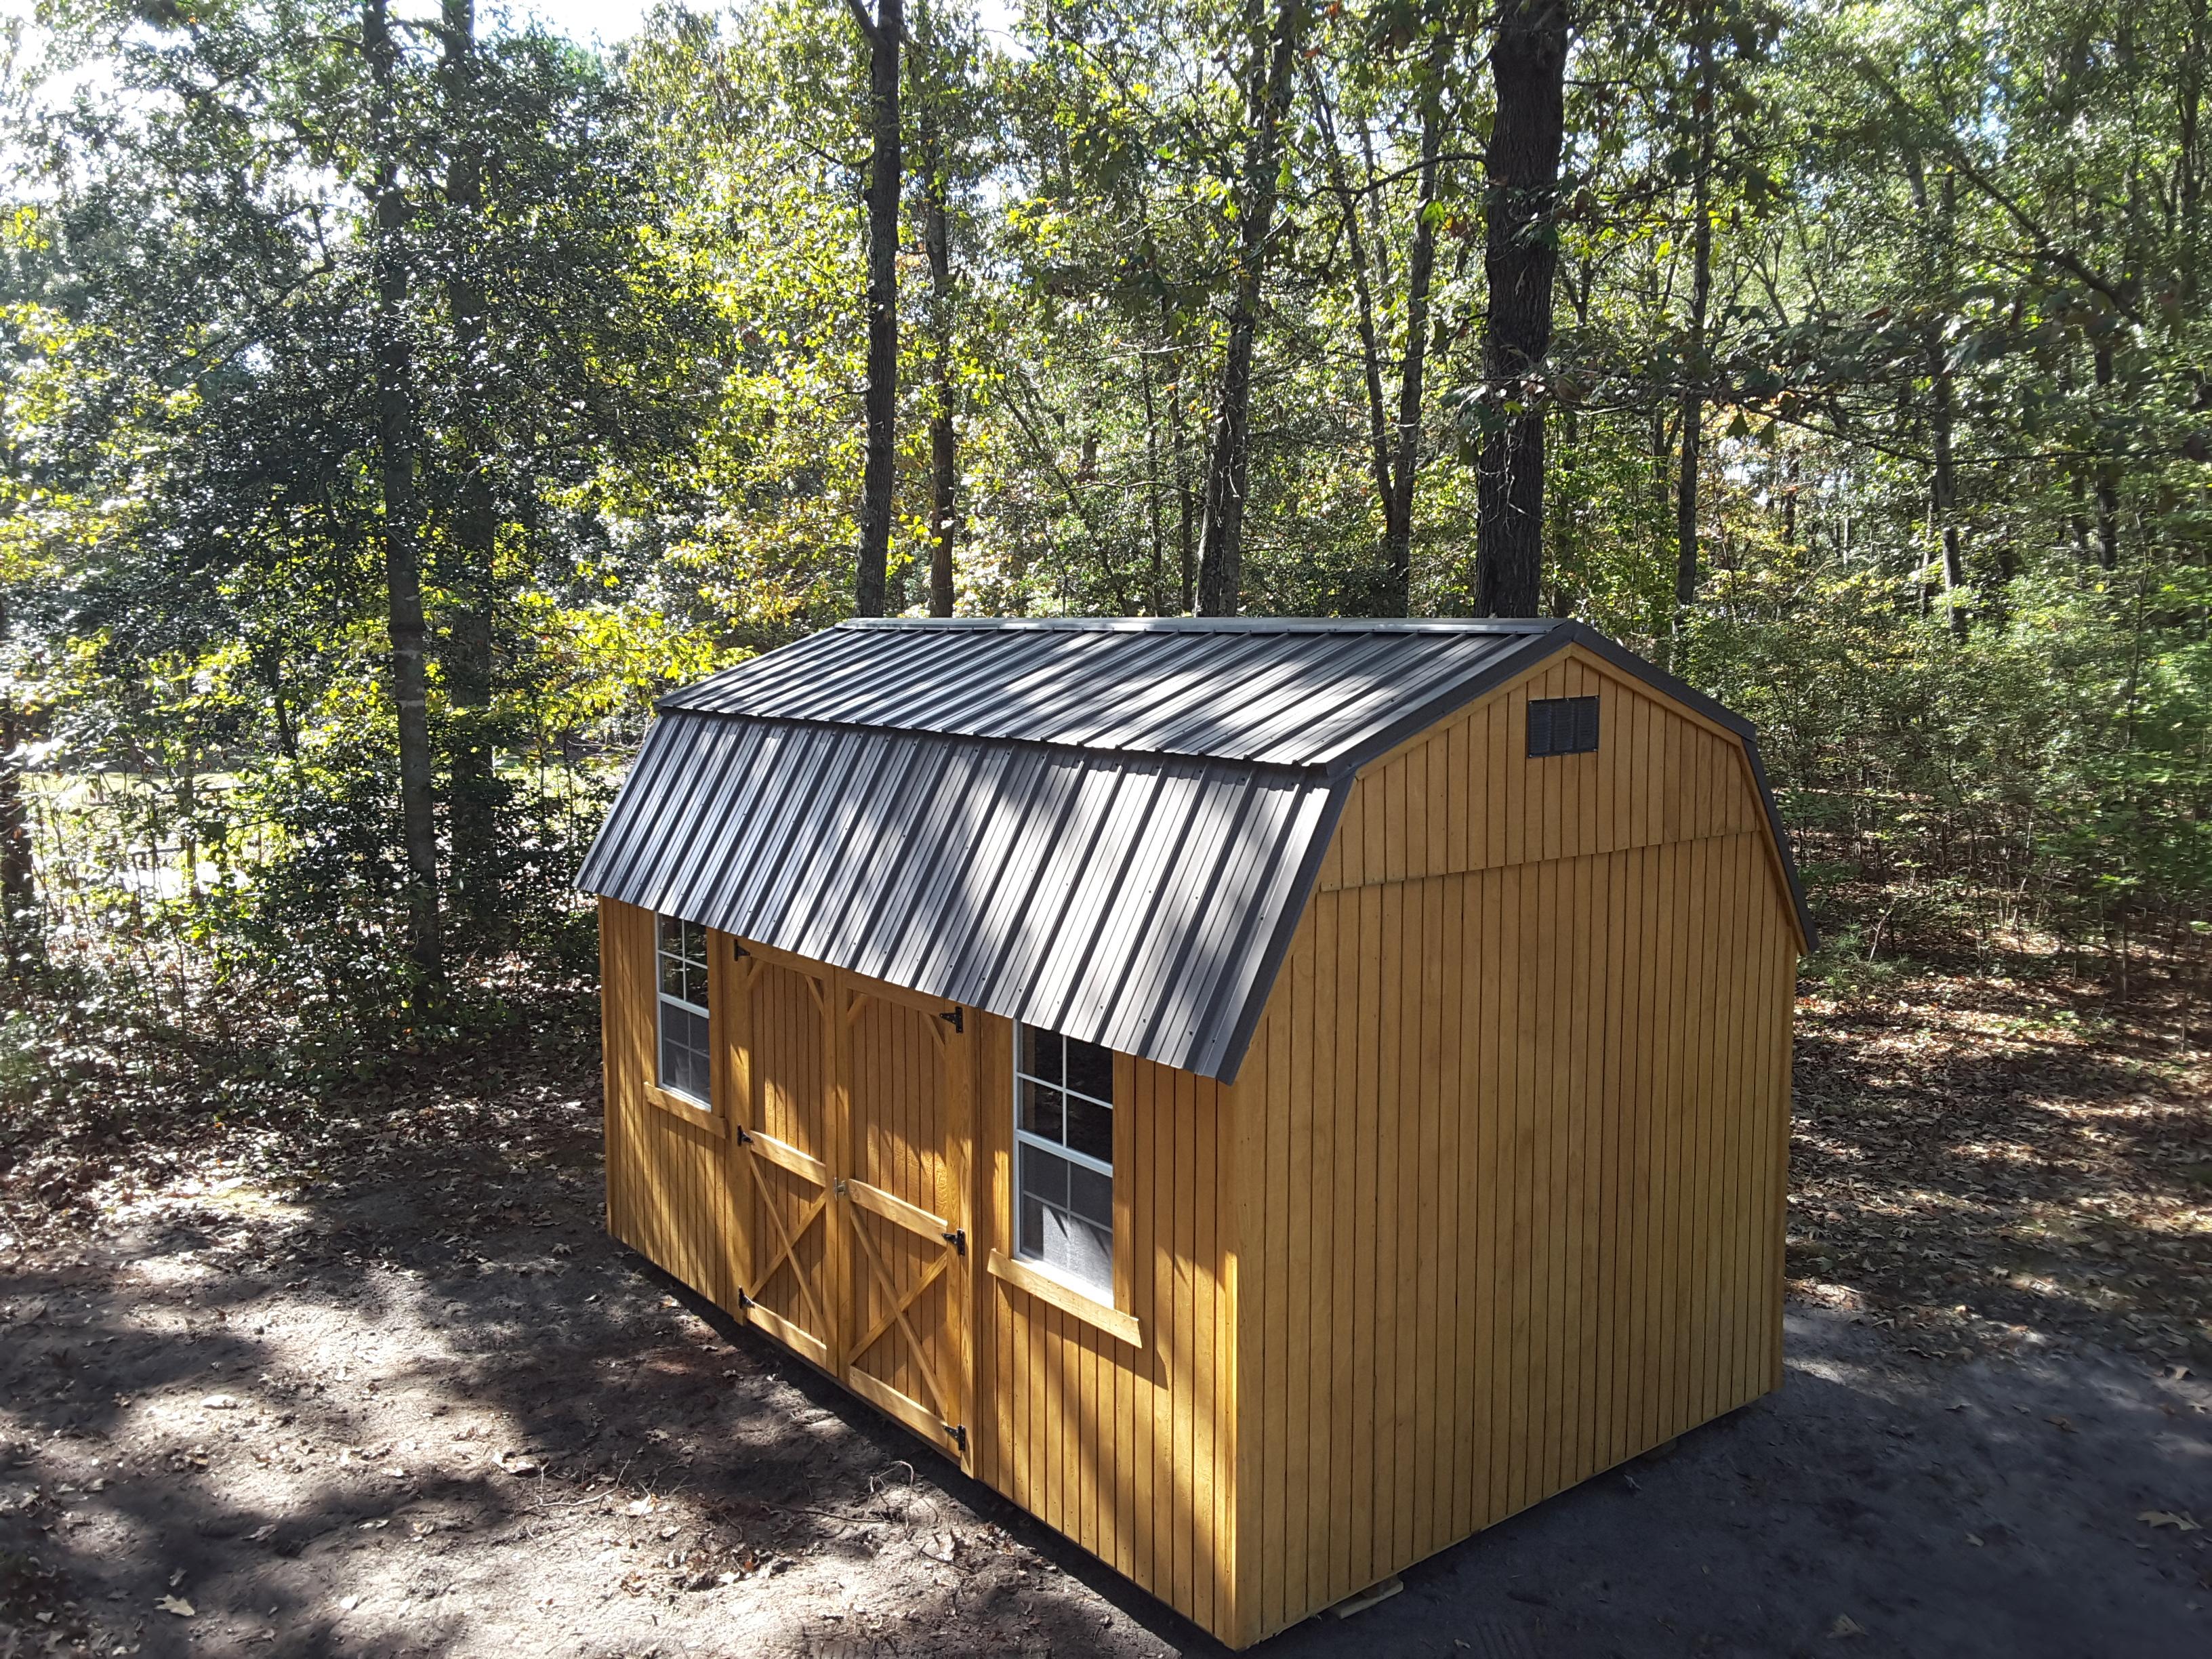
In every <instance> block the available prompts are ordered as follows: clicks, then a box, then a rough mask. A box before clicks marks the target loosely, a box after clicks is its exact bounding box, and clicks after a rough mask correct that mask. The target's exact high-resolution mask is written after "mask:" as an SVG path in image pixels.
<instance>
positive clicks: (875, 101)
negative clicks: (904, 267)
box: [847, 0, 906, 617]
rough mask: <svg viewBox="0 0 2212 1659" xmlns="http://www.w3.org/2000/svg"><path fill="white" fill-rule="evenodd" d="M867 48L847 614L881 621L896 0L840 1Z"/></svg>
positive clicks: (897, 163) (891, 444)
mask: <svg viewBox="0 0 2212 1659" xmlns="http://www.w3.org/2000/svg"><path fill="white" fill-rule="evenodd" d="M847 3H848V5H849V6H850V7H851V9H852V13H853V17H854V21H856V22H857V23H859V25H860V33H861V36H862V37H863V38H864V39H865V40H866V42H867V46H868V114H869V135H870V149H869V154H868V168H867V184H866V199H867V208H868V223H867V238H868V388H867V395H866V420H867V428H868V444H867V465H866V471H865V472H864V473H863V474H862V476H861V480H860V568H859V571H858V573H857V574H856V575H855V577H854V587H853V608H854V610H855V611H858V612H859V613H860V615H861V616H863V617H880V616H882V615H883V614H884V586H885V580H886V578H887V574H888V571H889V567H890V544H891V489H892V485H893V483H894V482H895V469H896V465H897V456H896V448H897V444H898V350H899V345H898V238H899V192H900V173H901V166H902V161H901V154H900V146H901V143H902V135H901V132H900V127H899V47H900V46H901V45H902V43H903V42H904V41H905V40H906V13H905V9H904V4H903V0H876V14H875V15H874V16H873V17H871V16H869V15H868V11H867V8H866V6H864V5H863V4H862V3H861V0H847Z"/></svg>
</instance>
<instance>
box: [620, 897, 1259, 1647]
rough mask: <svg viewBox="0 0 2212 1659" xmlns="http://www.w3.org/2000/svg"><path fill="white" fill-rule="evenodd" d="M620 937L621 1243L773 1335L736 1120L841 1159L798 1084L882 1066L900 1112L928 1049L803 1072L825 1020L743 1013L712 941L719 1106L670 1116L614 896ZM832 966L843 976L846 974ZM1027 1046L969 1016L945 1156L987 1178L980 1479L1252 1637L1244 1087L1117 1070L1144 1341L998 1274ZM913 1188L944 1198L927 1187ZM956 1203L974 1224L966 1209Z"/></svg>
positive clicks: (1127, 1268) (982, 1204)
mask: <svg viewBox="0 0 2212 1659" xmlns="http://www.w3.org/2000/svg"><path fill="white" fill-rule="evenodd" d="M599 938H600V960H601V974H602V981H601V984H602V999H603V1006H602V1017H603V1022H604V1033H605V1067H606V1076H605V1085H606V1086H605V1098H606V1127H607V1225H608V1230H609V1231H611V1233H612V1234H613V1235H614V1236H615V1237H617V1238H618V1239H620V1240H621V1241H622V1242H623V1243H626V1244H628V1245H629V1246H630V1247H631V1248H632V1249H635V1250H637V1251H638V1252H639V1253H640V1254H641V1255H644V1256H645V1257H646V1258H647V1260H649V1261H653V1263H654V1264H655V1265H657V1266H659V1267H661V1268H663V1269H665V1271H666V1272H668V1273H671V1275H673V1276H674V1277H675V1278H677V1279H680V1280H682V1281H683V1282H684V1284H686V1285H690V1287H691V1288H693V1289H694V1290H696V1291H698V1292H699V1293H700V1294H702V1296H705V1297H708V1298H709V1299H710V1300H712V1301H713V1302H714V1303H715V1304H717V1305H718V1306H720V1307H721V1308H722V1309H723V1310H725V1311H726V1312H727V1313H729V1314H730V1315H731V1316H732V1317H733V1318H736V1319H738V1320H739V1321H740V1322H751V1323H754V1324H756V1325H757V1327H758V1328H761V1329H762V1331H763V1334H767V1335H771V1336H775V1335H777V1333H776V1331H775V1329H773V1328H771V1324H770V1322H769V1320H767V1319H762V1318H758V1317H757V1316H756V1314H757V1311H758V1310H749V1309H747V1308H746V1307H745V1306H744V1303H743V1301H742V1299H741V1298H740V1297H739V1295H738V1291H739V1289H740V1287H744V1288H745V1289H747V1290H748V1291H750V1292H751V1293H753V1294H756V1295H759V1294H768V1295H770V1296H771V1297H776V1286H769V1287H767V1288H766V1290H765V1291H764V1290H763V1286H761V1285H749V1284H748V1283H747V1276H748V1274H749V1273H751V1272H753V1271H755V1267H754V1266H753V1261H754V1258H753V1255H752V1251H753V1249H755V1248H756V1247H758V1248H760V1249H761V1252H762V1256H763V1259H765V1257H766V1255H768V1254H769V1253H770V1252H769V1249H768V1248H767V1242H768V1241H767V1235H766V1234H765V1233H764V1232H763V1236H762V1238H761V1239H759V1240H755V1239H753V1238H752V1237H750V1235H751V1234H752V1233H754V1232H756V1231H761V1226H762V1225H764V1224H757V1218H756V1215H755V1209H754V1205H753V1203H752V1201H751V1195H752V1188H751V1187H750V1185H749V1184H748V1176H747V1171H745V1170H744V1169H743V1168H742V1167H741V1166H740V1165H739V1164H738V1160H739V1159H743V1158H747V1157H749V1156H750V1155H751V1154H750V1153H749V1152H747V1151H746V1150H745V1149H744V1147H743V1146H740V1145H738V1143H737V1142H736V1141H734V1139H732V1138H730V1137H729V1136H728V1134H727V1133H726V1130H727V1127H728V1125H729V1124H730V1123H731V1122H732V1121H740V1122H744V1124H745V1126H746V1127H749V1128H750V1129H752V1130H754V1131H756V1132H758V1133H768V1134H772V1135H775V1136H776V1137H777V1138H779V1139H784V1140H787V1141H789V1142H791V1143H793V1144H794V1145H797V1146H799V1147H800V1148H801V1149H802V1150H805V1151H809V1152H820V1153H826V1152H829V1148H828V1146H827V1145H826V1143H824V1142H823V1141H822V1140H821V1139H819V1137H818V1136H817V1134H815V1133H812V1132H811V1129H810V1127H809V1126H810V1124H811V1122H812V1121H813V1119H814V1118H815V1117H817V1116H818V1115H820V1111H821V1108H820V1106H819V1105H818V1103H816V1102H815V1101H813V1100H811V1099H806V1100H801V1099H799V1098H796V1097H794V1096H793V1090H794V1089H796V1090H797V1091H799V1092H800V1093H804V1094H807V1095H809V1096H811V1095H815V1094H817V1093H820V1092H821V1091H825V1090H827V1089H828V1088H829V1087H831V1086H833V1085H832V1079H831V1076H830V1073H832V1072H844V1073H849V1074H850V1075H851V1076H852V1077H853V1078H854V1079H865V1078H866V1076H867V1075H868V1074H870V1073H883V1074H884V1085H885V1086H884V1094H885V1096H886V1097H890V1095H892V1094H894V1093H896V1088H895V1087H894V1086H892V1085H894V1084H895V1082H896V1079H891V1078H890V1076H889V1075H888V1072H889V1071H890V1070H895V1069H896V1067H897V1066H898V1065H899V1064H900V1063H901V1060H900V1056H901V1055H902V1054H904V1053H905V1052H906V1048H902V1047H901V1046H900V1045H899V1044H897V1043H896V1042H889V1041H885V1042H881V1043H878V1044H877V1045H876V1046H875V1047H874V1048H873V1049H871V1048H870V1047H869V1045H868V1044H867V1043H866V1042H865V1041H863V1040H862V1039H863V1038H864V1036H865V1034H866V1031H867V1030H868V1025H867V1021H866V1018H865V1017H863V1018H860V1019H859V1020H857V1021H855V1022H854V1027H853V1029H854V1041H853V1042H851V1043H849V1044H848V1049H849V1051H850V1052H849V1054H846V1055H845V1057H844V1058H843V1060H842V1061H841V1062H840V1063H839V1064H838V1065H836V1066H832V1065H829V1064H828V1063H827V1062H826V1061H825V1062H823V1064H821V1065H820V1066H813V1065H810V1066H804V1067H802V1066H795V1065H794V1064H793V1063H792V1060H793V1056H794V1055H796V1056H798V1057H799V1058H804V1059H811V1057H813V1056H814V1055H815V1054H816V1052H817V1050H819V1049H820V1048H821V1047H822V1044H821V1042H819V1040H818V1032H817V1027H816V1023H815V1022H814V1021H813V1020H812V1019H811V1018H809V1015H810V1014H811V1005H803V1006H802V1005H800V1004H794V1005H793V1006H791V1007H789V1008H781V1006H780V1005H779V1006H777V1007H769V1006H766V1005H765V1004H761V1005H757V1006H753V1007H748V1006H743V1000H742V999H741V997H740V995H739V992H738V987H739V986H740V985H741V984H742V983H744V981H743V980H741V978H740V976H739V975H738V973H737V972H736V971H735V970H733V969H730V968H729V967H728V966H727V965H726V964H729V963H731V962H732V954H731V948H730V947H731V944H732V940H731V939H730V938H729V936H728V935H726V934H722V933H714V934H712V935H710V938H711V944H712V951H713V961H714V968H715V971H714V975H713V976H712V978H711V980H710V984H711V986H712V992H711V1000H712V1011H713V1023H714V1033H713V1047H714V1056H715V1060H714V1098H715V1103H716V1108H717V1110H716V1113H715V1114H714V1116H713V1117H711V1118H709V1117H708V1115H705V1114H701V1113H696V1112H690V1111H687V1110H684V1109H680V1108H671V1106H669V1105H665V1104H656V1103H654V1102H653V1099H652V1095H653V1087H652V1085H651V1082H650V1079H652V1078H653V1075H654V1054H653V1042H654V997H653V917H652V914H651V913H650V912H649V911H647V910H643V909H640V908H637V907H635V906H633V905H628V904H623V903H621V902H617V901H613V900H602V901H601V904H600V934H599ZM753 948H755V949H756V950H758V949H760V948H761V947H757V946H755V947H753ZM778 960H779V962H781V960H783V958H781V956H780V955H779V957H778ZM820 971H821V973H822V974H823V975H825V976H832V977H834V975H835V970H833V969H828V968H827V967H826V965H823V966H820ZM848 977H849V976H848ZM786 978H792V979H793V982H795V976H793V975H789V974H788V973H787V970H785V969H781V968H780V967H770V968H768V969H764V970H763V972H762V973H761V974H760V975H758V976H757V978H755V979H754V981H753V987H754V991H753V994H754V995H755V996H756V997H757V998H759V997H769V998H772V997H773V995H774V994H775V993H776V991H777V990H778V988H779V987H781V985H782V984H783V981H784V980H785V979H786ZM855 983H859V981H855ZM779 1009H780V1012H779ZM756 1037H757V1042H758V1046H757V1047H756V1046H755V1042H756ZM1012 1044H1013V1029H1012V1024H1011V1023H1010V1022H1008V1021H1006V1020H1004V1019H1000V1018H997V1017H995V1016H993V1015H988V1014H982V1013H980V1012H977V1011H975V1010H972V1009H971V1010H969V1011H968V1033H967V1036H966V1043H965V1046H966V1051H967V1054H968V1059H967V1060H965V1061H964V1062H963V1065H964V1066H972V1067H973V1075H974V1085H975V1103H976V1109H975V1147H974V1152H973V1161H972V1164H971V1162H970V1159H969V1155H968V1149H967V1148H966V1147H964V1146H963V1147H957V1148H947V1149H945V1157H944V1158H943V1159H942V1160H941V1161H942V1162H943V1163H944V1164H946V1165H948V1166H950V1167H952V1168H955V1169H960V1170H966V1169H970V1168H972V1169H973V1170H975V1172H976V1175H975V1178H976V1182H977V1191H976V1198H975V1204H974V1206H972V1209H971V1210H970V1211H969V1215H970V1218H971V1223H972V1229H973V1237H971V1238H970V1240H969V1255H968V1256H967V1258H966V1261H967V1264H968V1275H967V1279H966V1281H965V1282H966V1283H967V1284H968V1285H969V1286H970V1287H971V1290H972V1294H971V1295H970V1296H969V1298H968V1305H969V1309H970V1310H971V1313H970V1317H971V1318H972V1320H973V1329H972V1332H970V1333H969V1337H970V1342H971V1352H973V1355H974V1366H975V1370H974V1379H975V1387H974V1389H973V1392H972V1395H970V1401H969V1404H970V1407H971V1410H970V1413H969V1421H968V1425H967V1426H968V1428H969V1434H970V1437H971V1440H970V1448H971V1449H970V1455H969V1467H970V1470H971V1472H972V1473H973V1474H975V1476H976V1477H977V1478H978V1479H979V1480H982V1481H984V1482H985V1483H986V1484H987V1485H989V1486H993V1487H994V1488H995V1489H996V1490H998V1491H1000V1492H1003V1493H1005V1494H1006V1496H1007V1497H1009V1498H1012V1499H1013V1500H1014V1501H1015V1502H1016V1503H1018V1504H1021V1505H1022V1506H1023V1507H1024V1508H1025V1509H1027V1510H1030V1512H1031V1513H1032V1514H1034V1515H1036V1516H1038V1517H1039V1518H1040V1519H1041V1520H1042V1521H1043V1522H1045V1523H1046V1524H1047V1525H1048V1526H1051V1527H1053V1528H1055V1529H1056V1530H1058V1531H1060V1532H1061V1533H1063V1534H1066V1536H1068V1537H1069V1538H1071V1539H1073V1541H1075V1542H1077V1543H1079V1544H1080V1545H1081V1546H1082V1547H1084V1548H1085V1549H1087V1550H1089V1551H1091V1553H1094V1554H1096V1555H1097V1556H1098V1557H1099V1558H1100V1559H1103V1560H1104V1561H1105V1562H1107V1563H1108V1564H1109V1565H1111V1566H1113V1567H1114V1568H1115V1570H1116V1571H1119V1572H1121V1573H1122V1574H1124V1575H1125V1576H1127V1577H1129V1578H1130V1579H1132V1580H1133V1581H1134V1582H1135V1583H1138V1584H1139V1585H1141V1586H1142V1587H1143V1588H1145V1589H1147V1590H1149V1591H1150V1592H1152V1594H1153V1595H1157V1596H1158V1597H1159V1598H1160V1599H1161V1600H1162V1601H1165V1602H1167V1603H1168V1604H1169V1605H1170V1606H1171V1607H1175V1608H1176V1609H1177V1610H1178V1611H1180V1612H1182V1613H1185V1614H1186V1615H1188V1617H1189V1618H1191V1619H1192V1620H1195V1621H1196V1622H1198V1623H1199V1624H1200V1625H1203V1626H1206V1627H1207V1628H1209V1629H1213V1630H1217V1631H1223V1630H1227V1629H1230V1628H1232V1627H1233V1626H1234V1623H1235V1621H1236V1620H1237V1616H1238V1615H1237V1610H1236V1601H1235V1593H1236V1587H1235V1583H1234V1565H1235V1561H1236V1557H1237V1552H1236V1547H1235V1541H1234V1525H1235V1514H1234V1505H1233V1502H1232V1489H1231V1484H1230V1480H1229V1472H1230V1468H1231V1463H1232V1461H1233V1457H1234V1441H1235V1431H1236V1418H1237V1413H1236V1407H1235V1402H1236V1386H1237V1385H1236V1363H1235V1362H1236V1352H1235V1340H1234V1337H1235V1333H1236V1330H1237V1316H1236V1277H1237V1262H1236V1251H1235V1243H1234V1240H1233V1238H1232V1237H1231V1226H1230V1225H1229V1220H1230V1218H1231V1214H1232V1213H1233V1206H1232V1194H1233V1191H1234V1159H1233V1152H1234V1140H1235V1134H1236V1114H1235V1110H1234V1105H1233V1103H1234V1101H1235V1099H1236V1097H1237V1091H1235V1090H1232V1089H1230V1088H1228V1087H1225V1085H1219V1084H1217V1083H1215V1082H1213V1081H1212V1080H1211V1079H1205V1078H1201V1077H1198V1076H1196V1075H1195V1074H1194V1073H1188V1072H1182V1071H1177V1070H1175V1069H1173V1068H1170V1067H1168V1066H1158V1065H1156V1064H1154V1063H1152V1062H1151V1061H1149V1060H1138V1059H1136V1058H1134V1057H1133V1056H1131V1055H1128V1054H1117V1055H1116V1056H1115V1068H1116V1069H1115V1101H1116V1106H1115V1158H1114V1161H1115V1206H1116V1212H1115V1237H1116V1258H1117V1262H1116V1277H1117V1279H1118V1280H1119V1282H1118V1283H1117V1285H1116V1287H1115V1289H1116V1294H1115V1305H1116V1307H1117V1308H1118V1309H1119V1310H1121V1312H1123V1313H1125V1314H1127V1315H1132V1316H1134V1318H1135V1321H1136V1324H1137V1328H1138V1332H1139V1341H1138V1342H1137V1343H1136V1344H1131V1343H1128V1342H1127V1341H1124V1340H1121V1338H1120V1337H1118V1336H1116V1335H1115V1334H1110V1333H1109V1331H1107V1330H1105V1329H1103V1328H1100V1327H1099V1326H1098V1325H1097V1324H1096V1323H1093V1322H1088V1321H1085V1320H1084V1319H1082V1318H1079V1317H1078V1316H1075V1315H1073V1314H1071V1313H1067V1312H1064V1311H1062V1310H1060V1308H1058V1307H1055V1306H1054V1305H1053V1304H1050V1303H1048V1302H1047V1301H1044V1300H1042V1299H1040V1298H1039V1297H1036V1296H1033V1295H1031V1294H1030V1292H1029V1291H1026V1290H1024V1289H1023V1288H1022V1287H1021V1286H1019V1285H1016V1284H1013V1283H1011V1282H1009V1281H1008V1280H1006V1279H1003V1278H1000V1277H998V1276H996V1275H994V1274H992V1273H987V1271H985V1268H984V1262H985V1261H986V1260H987V1258H988V1256H989V1255H990V1254H991V1253H992V1251H994V1250H997V1251H1000V1252H1001V1253H1003V1254H1006V1255H1012V1250H1013V1243H1012V1238H1013V1229H1012V1133H1013V1079H1012V1054H1013V1048H1012ZM907 1047H908V1048H910V1047H912V1045H907ZM786 1049H788V1050H791V1051H792V1052H791V1054H784V1053H783V1051H784V1050H786ZM922 1058H923V1059H927V1058H928V1056H927V1054H923V1055H922ZM917 1063H918V1062H917ZM748 1097H750V1101H751V1103H750V1108H749V1109H748V1108H747V1107H746V1106H745V1102H746V1101H747V1099H748ZM878 1178H879V1179H880V1178H881V1177H878ZM938 1184H939V1185H941V1181H940V1182H939V1183H938ZM904 1195H907V1196H909V1197H912V1198H915V1199H921V1198H922V1197H923V1196H924V1194H922V1193H921V1190H920V1189H919V1188H917V1189H916V1190H915V1191H914V1192H912V1193H910V1194H904ZM934 1201H935V1202H936V1203H938V1204H939V1206H942V1209H943V1211H944V1212H945V1213H948V1214H951V1213H953V1212H954V1211H955V1206H954V1205H953V1204H952V1202H951V1199H950V1197H949V1196H944V1195H940V1196H939V1198H938V1199H937V1200H934ZM824 1236H826V1237H836V1235H835V1233H834V1232H830V1233H826V1234H825V1235H824ZM782 1283H783V1281H782V1280H779V1281H778V1284H779V1285H781V1284H782ZM777 1302H778V1303H779V1304H781V1305H782V1306H783V1308H784V1311H785V1312H786V1313H787V1314H789V1315H790V1316H792V1317H793V1318H794V1319H797V1318H798V1317H799V1316H800V1315H801V1314H802V1311H803V1310H802V1307H801V1304H800V1303H799V1300H798V1299H797V1298H796V1297H789V1296H784V1297H777ZM767 1305H768V1304H763V1306H764V1307H765V1306H767ZM806 1357H807V1358H822V1357H823V1356H821V1355H820V1354H818V1353H815V1354H809V1355H807V1356H806ZM894 1380H896V1379H894ZM907 1391H908V1392H909V1393H915V1392H918V1391H919V1389H918V1385H909V1386H908V1388H907ZM932 1443H934V1442H932ZM939 1449H943V1448H942V1447H940V1448H939Z"/></svg>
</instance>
